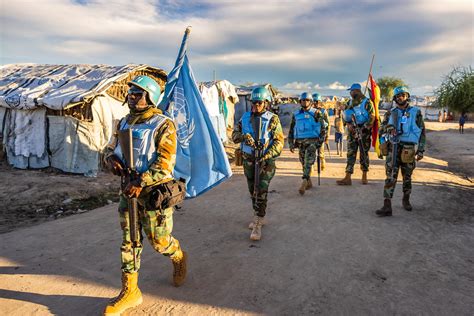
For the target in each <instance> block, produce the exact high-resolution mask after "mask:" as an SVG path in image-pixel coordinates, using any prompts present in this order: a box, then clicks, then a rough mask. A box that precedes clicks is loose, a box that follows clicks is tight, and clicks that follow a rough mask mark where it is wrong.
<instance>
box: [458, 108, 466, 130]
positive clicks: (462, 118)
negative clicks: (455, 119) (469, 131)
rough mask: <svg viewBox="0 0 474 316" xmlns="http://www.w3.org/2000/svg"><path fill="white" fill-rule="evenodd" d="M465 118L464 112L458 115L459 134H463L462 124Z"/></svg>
mask: <svg viewBox="0 0 474 316" xmlns="http://www.w3.org/2000/svg"><path fill="white" fill-rule="evenodd" d="M466 120H467V114H466V112H462V113H461V116H460V117H459V134H464V124H465V123H466Z"/></svg>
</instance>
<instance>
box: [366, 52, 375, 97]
mask: <svg viewBox="0 0 474 316" xmlns="http://www.w3.org/2000/svg"><path fill="white" fill-rule="evenodd" d="M374 58H375V54H372V61H371V62H370V68H369V75H368V76H367V82H366V83H365V89H364V95H365V94H366V93H367V86H368V85H369V78H370V74H371V73H372V66H373V65H374Z"/></svg>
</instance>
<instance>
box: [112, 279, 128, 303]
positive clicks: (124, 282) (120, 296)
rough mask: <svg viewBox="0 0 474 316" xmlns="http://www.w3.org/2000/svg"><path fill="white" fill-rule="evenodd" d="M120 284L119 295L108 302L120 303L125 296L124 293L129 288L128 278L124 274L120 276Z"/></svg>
mask: <svg viewBox="0 0 474 316" xmlns="http://www.w3.org/2000/svg"><path fill="white" fill-rule="evenodd" d="M122 284H123V288H122V290H121V291H120V293H119V295H118V296H117V297H116V298H114V299H113V300H112V301H111V302H110V304H112V305H113V306H115V305H117V304H118V303H120V302H121V301H122V300H123V298H124V297H125V293H127V292H128V290H129V284H128V280H127V278H126V277H125V276H122Z"/></svg>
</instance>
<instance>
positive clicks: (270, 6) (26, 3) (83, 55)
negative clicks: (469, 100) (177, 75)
mask: <svg viewBox="0 0 474 316" xmlns="http://www.w3.org/2000/svg"><path fill="white" fill-rule="evenodd" d="M473 13H474V10H473V2H472V1H470V0H397V1H377V0H360V1H357V0H314V1H298V0H288V1H283V0H281V1H266V0H258V1H256V0H251V1H247V0H240V1H226V0H224V1H209V0H200V1H197V0H196V1H195V0H187V1H186V0H175V1H171V0H15V1H8V0H0V64H2V65H4V64H11V63H40V64H77V63H89V64H110V65H124V64H127V63H139V64H149V65H152V66H155V67H159V68H162V69H164V70H166V71H170V70H171V69H172V67H173V65H174V62H175V59H176V55H177V52H178V48H179V45H180V43H181V40H182V36H183V33H184V30H185V29H186V27H187V26H192V32H191V34H190V38H189V42H188V57H189V59H190V63H191V66H192V68H193V70H194V74H195V77H196V79H197V80H198V81H209V80H213V78H214V73H215V75H216V77H217V79H227V80H229V81H230V82H232V83H233V84H235V85H240V84H245V83H249V82H252V83H264V82H269V83H272V84H273V85H274V86H275V87H277V88H278V89H280V90H281V91H282V92H285V93H287V94H299V93H301V92H303V91H309V92H313V93H314V92H320V93H322V94H323V95H339V96H347V95H348V93H347V91H346V90H345V89H347V87H348V86H350V85H351V84H352V83H353V82H360V83H361V82H365V80H367V75H368V72H369V67H370V62H371V58H372V55H373V54H375V60H374V65H373V70H372V73H373V76H374V77H375V78H379V77H382V76H396V77H400V78H402V79H403V80H404V81H405V82H406V83H407V84H408V85H409V87H410V89H411V91H412V94H417V95H425V94H426V95H430V94H432V92H433V90H434V89H435V88H436V87H437V86H438V85H439V84H440V82H441V80H442V77H443V75H445V74H447V73H448V72H449V71H450V69H451V68H452V67H453V66H458V65H462V66H468V65H473V60H474V58H473V56H474V53H473V50H474V34H473V33H474V31H473V30H474V18H473Z"/></svg>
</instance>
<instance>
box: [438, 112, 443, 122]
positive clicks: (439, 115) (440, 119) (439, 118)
mask: <svg viewBox="0 0 474 316" xmlns="http://www.w3.org/2000/svg"><path fill="white" fill-rule="evenodd" d="M438 122H440V123H441V122H443V114H442V113H441V111H439V112H438Z"/></svg>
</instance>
